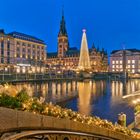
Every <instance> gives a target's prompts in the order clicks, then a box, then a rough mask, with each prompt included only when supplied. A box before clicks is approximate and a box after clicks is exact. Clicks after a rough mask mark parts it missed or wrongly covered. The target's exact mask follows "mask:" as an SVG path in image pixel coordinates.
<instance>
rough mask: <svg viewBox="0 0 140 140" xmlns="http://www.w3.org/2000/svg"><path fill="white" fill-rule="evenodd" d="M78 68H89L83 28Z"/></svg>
mask: <svg viewBox="0 0 140 140" xmlns="http://www.w3.org/2000/svg"><path fill="white" fill-rule="evenodd" d="M78 69H79V70H86V69H91V65H90V59H89V50H88V44H87V38H86V30H85V29H84V30H83V36H82V42H81V49H80V59H79V65H78Z"/></svg>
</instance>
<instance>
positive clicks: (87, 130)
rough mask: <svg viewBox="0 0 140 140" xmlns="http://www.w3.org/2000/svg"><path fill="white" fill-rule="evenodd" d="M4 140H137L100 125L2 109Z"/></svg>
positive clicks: (0, 122) (0, 136) (1, 135)
mask: <svg viewBox="0 0 140 140" xmlns="http://www.w3.org/2000/svg"><path fill="white" fill-rule="evenodd" d="M0 140H136V139H133V138H131V137H129V136H126V135H123V134H121V133H117V132H114V131H111V130H108V129H103V128H100V127H97V126H90V125H86V124H82V123H79V122H74V121H71V120H68V119H58V118H55V117H49V116H43V115H38V114H33V113H30V112H23V111H18V110H12V109H8V108H2V107H0Z"/></svg>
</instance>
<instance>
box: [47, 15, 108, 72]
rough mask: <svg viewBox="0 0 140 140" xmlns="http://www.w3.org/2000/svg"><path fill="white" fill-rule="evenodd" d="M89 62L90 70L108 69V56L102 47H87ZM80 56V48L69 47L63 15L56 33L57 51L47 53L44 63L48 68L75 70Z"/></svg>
mask: <svg viewBox="0 0 140 140" xmlns="http://www.w3.org/2000/svg"><path fill="white" fill-rule="evenodd" d="M89 56H90V64H91V68H92V71H95V72H106V71H108V57H107V52H106V51H104V49H102V50H101V51H100V50H99V49H98V48H95V46H94V45H93V46H92V48H91V49H89ZM79 58H80V50H78V49H77V48H76V47H70V46H69V41H68V34H67V31H66V25H65V19H64V15H62V20H61V23H60V30H59V34H58V46H57V52H54V53H47V61H46V64H47V65H48V67H49V68H50V69H54V70H55V69H61V70H75V69H77V67H78V64H79Z"/></svg>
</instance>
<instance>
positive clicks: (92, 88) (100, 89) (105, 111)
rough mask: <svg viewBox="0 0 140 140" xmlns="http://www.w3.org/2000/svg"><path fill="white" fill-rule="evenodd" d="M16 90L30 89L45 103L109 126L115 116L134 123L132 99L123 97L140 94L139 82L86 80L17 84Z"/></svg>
mask: <svg viewBox="0 0 140 140" xmlns="http://www.w3.org/2000/svg"><path fill="white" fill-rule="evenodd" d="M16 85H17V86H19V87H22V86H27V87H29V88H30V91H31V92H30V94H32V93H33V95H32V96H37V97H40V96H43V97H44V98H45V99H46V102H50V101H52V102H53V103H57V102H62V101H64V100H67V101H65V102H62V103H61V104H60V105H61V106H62V107H66V108H71V109H72V110H74V111H79V112H80V113H82V114H85V115H96V116H99V117H100V118H103V119H108V120H110V121H112V122H116V121H117V117H118V114H119V113H120V112H124V113H125V114H126V115H127V124H129V123H131V122H132V121H133V120H134V111H133V106H132V101H131V100H132V99H131V98H130V99H129V100H124V99H122V97H123V96H124V95H128V94H133V92H134V91H138V90H140V80H137V79H135V80H129V81H127V82H125V81H105V80H97V81H95V80H86V81H81V82H76V81H57V82H45V83H17V84H16Z"/></svg>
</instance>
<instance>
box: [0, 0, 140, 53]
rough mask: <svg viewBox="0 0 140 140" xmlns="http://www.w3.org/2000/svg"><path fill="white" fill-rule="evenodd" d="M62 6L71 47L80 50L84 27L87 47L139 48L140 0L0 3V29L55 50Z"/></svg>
mask: <svg viewBox="0 0 140 140" xmlns="http://www.w3.org/2000/svg"><path fill="white" fill-rule="evenodd" d="M62 5H64V15H65V20H66V27H67V32H68V36H69V43H70V46H71V47H78V48H80V44H81V37H82V29H83V28H86V30H87V39H88V45H89V48H90V47H91V46H92V44H93V42H94V44H95V46H99V47H100V48H102V47H104V48H105V49H107V51H108V52H109V53H110V52H111V51H112V50H113V49H122V45H123V44H125V48H126V49H127V48H137V49H140V0H0V28H4V29H5V31H6V33H8V32H11V31H18V32H22V33H26V34H29V35H33V36H36V37H38V38H40V39H42V40H44V41H45V42H46V44H47V50H48V52H53V51H56V49H57V35H58V31H59V26H60V20H61V16H62Z"/></svg>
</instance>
